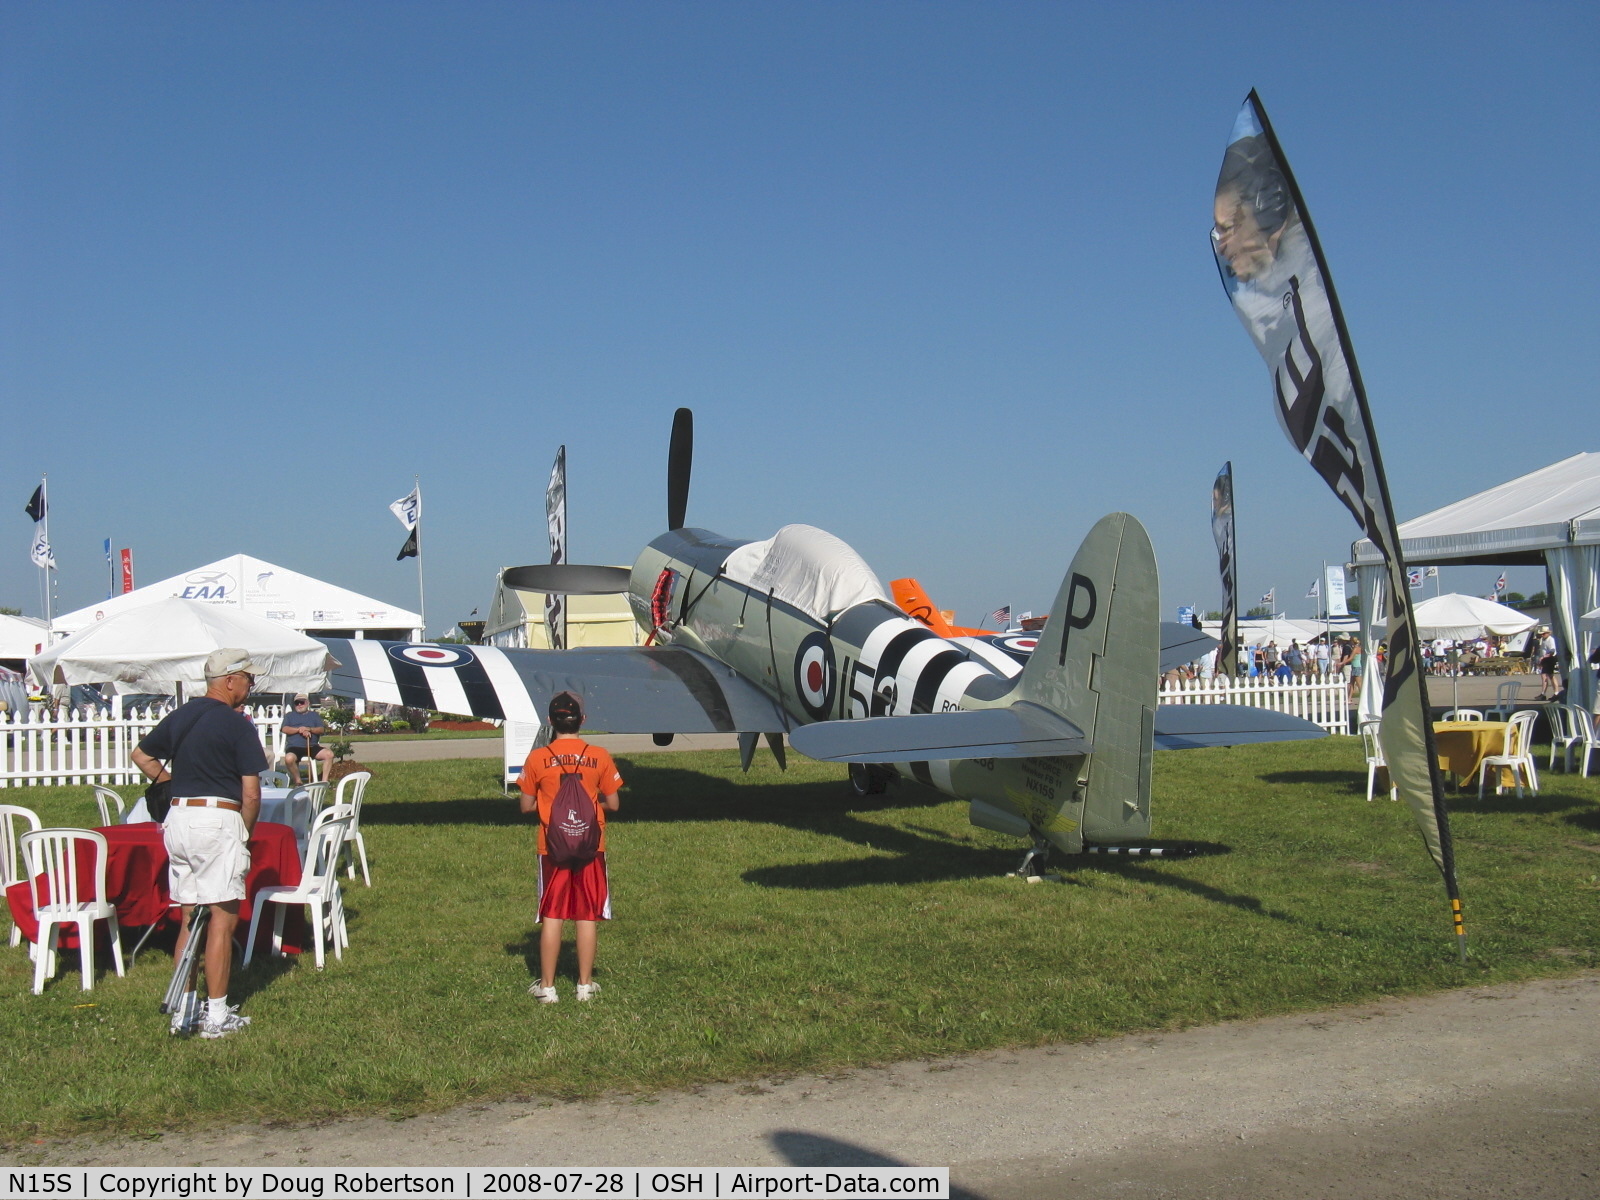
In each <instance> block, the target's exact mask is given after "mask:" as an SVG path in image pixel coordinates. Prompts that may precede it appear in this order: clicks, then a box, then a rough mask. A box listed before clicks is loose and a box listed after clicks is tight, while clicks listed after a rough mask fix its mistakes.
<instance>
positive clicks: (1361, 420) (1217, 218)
mask: <svg viewBox="0 0 1600 1200" xmlns="http://www.w3.org/2000/svg"><path fill="white" fill-rule="evenodd" d="M1212 217H1213V224H1212V227H1211V249H1212V253H1213V254H1214V255H1215V257H1216V263H1217V270H1218V271H1219V272H1220V273H1221V275H1222V284H1223V287H1224V288H1225V289H1226V290H1227V293H1228V296H1229V298H1230V299H1231V300H1232V301H1233V308H1234V312H1235V313H1236V314H1237V315H1238V317H1239V320H1240V322H1241V323H1242V324H1243V325H1244V328H1245V332H1247V333H1248V334H1249V335H1250V340H1251V341H1252V342H1254V343H1255V347H1256V349H1257V350H1258V351H1259V352H1260V353H1261V357H1262V358H1263V359H1265V360H1266V364H1267V369H1268V371H1269V372H1270V373H1271V375H1272V389H1273V411H1274V413H1275V414H1276V416H1277V418H1278V424H1279V426H1280V427H1281V428H1282V429H1283V432H1284V434H1285V435H1286V436H1287V437H1288V438H1289V441H1290V442H1291V443H1292V444H1293V445H1294V448H1295V449H1296V450H1297V451H1298V452H1299V453H1300V454H1301V456H1303V457H1304V458H1305V460H1306V461H1307V462H1308V463H1310V464H1311V468H1312V470H1314V471H1316V473H1317V474H1318V475H1320V476H1321V477H1322V481H1323V482H1324V483H1326V484H1327V485H1328V487H1329V488H1330V489H1331V490H1332V491H1333V494H1334V495H1335V496H1337V497H1338V499H1339V502H1340V503H1341V504H1343V505H1344V506H1345V508H1347V509H1348V510H1349V511H1350V515H1351V516H1352V517H1354V518H1355V521H1356V524H1357V525H1358V526H1359V527H1360V529H1361V532H1362V533H1363V534H1364V535H1365V536H1366V537H1368V538H1370V539H1371V540H1372V543H1373V544H1374V545H1375V546H1377V547H1378V549H1379V550H1380V552H1381V553H1382V554H1383V558H1384V563H1385V566H1386V574H1387V582H1388V591H1389V596H1390V601H1389V606H1390V610H1391V616H1390V618H1389V652H1388V656H1387V659H1386V660H1385V664H1384V680H1383V703H1382V709H1381V711H1382V725H1381V729H1380V733H1379V738H1380V741H1381V743H1382V746H1383V753H1384V757H1385V758H1386V759H1387V760H1388V764H1389V775H1390V778H1391V780H1392V781H1393V783H1394V785H1395V787H1396V788H1397V789H1398V790H1399V794H1400V795H1401V796H1402V797H1403V798H1404V799H1405V801H1406V804H1407V805H1408V806H1409V807H1410V809H1411V812H1412V814H1413V816H1414V817H1415V818H1416V822H1417V827H1418V828H1419V829H1420V830H1421V832H1422V839H1423V842H1424V843H1425V844H1426V845H1427V848H1428V853H1429V854H1430V855H1431V856H1432V857H1433V860H1434V862H1435V864H1437V866H1438V867H1439V871H1440V873H1441V874H1442V875H1443V876H1444V883H1445V890H1446V891H1447V892H1448V893H1449V897H1450V906H1451V913H1452V919H1453V922H1454V928H1455V934H1456V944H1457V947H1458V949H1459V950H1460V952H1461V955H1462V957H1463V959H1464V958H1465V956H1466V935H1465V932H1464V927H1463V925H1462V919H1461V896H1460V891H1459V889H1458V887H1457V884H1456V869H1455V851H1454V848H1453V846H1452V844H1451V838H1450V820H1449V813H1448V810H1447V808H1446V806H1445V801H1444V789H1443V786H1442V781H1441V779H1440V775H1439V767H1438V760H1437V758H1436V756H1435V752H1434V743H1433V726H1432V724H1431V721H1430V714H1429V709H1428V693H1427V684H1426V682H1425V680H1424V677H1423V673H1422V671H1421V670H1419V669H1418V644H1417V633H1416V628H1417V626H1416V617H1415V614H1414V613H1413V612H1412V607H1411V589H1410V587H1409V580H1408V579H1407V574H1406V566H1405V562H1404V561H1403V560H1402V558H1401V555H1400V535H1399V529H1398V525H1397V522H1396V521H1395V516H1394V508H1393V505H1392V504H1391V503H1390V500H1389V485H1388V481H1387V480H1386V479H1385V477H1384V473H1383V461H1382V459H1381V458H1380V456H1379V454H1378V443H1377V437H1376V435H1375V433H1374V430H1373V423H1372V413H1371V410H1370V409H1369V407H1368V405H1367V397H1366V389H1365V388H1364V387H1363V386H1362V382H1361V374H1360V371H1359V369H1358V368H1357V366H1356V360H1355V354H1354V352H1353V350H1352V349H1351V345H1350V335H1349V332H1348V330H1347V329H1346V327H1345V322H1344V316H1343V313H1342V312H1341V310H1340V308H1339V300H1338V297H1337V295H1336V294H1335V292H1334V290H1333V280H1332V278H1331V277H1330V275H1329V274H1328V269H1327V264H1326V260H1325V259H1324V257H1323V254H1322V247H1321V244H1320V243H1319V242H1318V240H1317V235H1316V230H1315V229H1314V228H1313V227H1312V224H1311V219H1310V214H1309V213H1308V212H1307V210H1306V206H1305V203H1304V201H1303V200H1302V198H1301V196H1300V191H1299V188H1298V187H1296V185H1295V181H1294V175H1293V173H1292V172H1291V171H1290V170H1289V164H1288V162H1287V160H1286V159H1285V158H1284V156H1283V151H1282V149H1281V147H1280V146H1279V144H1278V139H1277V137H1276V135H1275V134H1274V133H1273V130H1272V124H1271V122H1270V121H1269V120H1268V119H1267V114H1266V111H1265V109H1263V108H1262V106H1261V100H1260V97H1258V96H1257V95H1256V93H1255V92H1254V91H1252V92H1251V93H1250V95H1249V96H1248V97H1247V98H1246V99H1245V102H1244V106H1243V107H1242V108H1241V109H1240V111H1239V115H1238V117H1237V119H1236V120H1235V122H1234V127H1233V133H1232V136H1231V137H1230V138H1229V140H1228V148H1227V151H1226V152H1225V153H1224V155H1223V159H1222V170H1221V172H1220V174H1219V175H1218V176H1217V186H1216V192H1215V203H1214V206H1213V212H1212Z"/></svg>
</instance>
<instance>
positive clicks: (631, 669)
mask: <svg viewBox="0 0 1600 1200" xmlns="http://www.w3.org/2000/svg"><path fill="white" fill-rule="evenodd" d="M318 640H320V641H321V642H323V644H324V645H326V646H327V647H328V649H329V650H330V651H331V652H332V653H333V656H334V657H335V658H336V659H338V660H339V663H340V665H339V666H338V667H336V668H335V669H334V671H333V673H332V674H331V675H330V676H329V682H328V690H329V691H331V692H333V693H334V694H336V695H339V696H353V697H359V698H361V699H365V700H371V701H377V702H381V703H386V704H402V705H406V706H408V707H412V708H426V709H432V710H434V711H435V712H446V713H462V714H470V715H472V716H475V717H484V718H489V719H493V720H508V721H530V722H535V723H537V722H540V721H542V720H543V719H544V712H545V707H546V706H547V705H548V704H549V702H550V697H551V696H554V695H555V694H556V693H557V692H572V693H573V694H574V695H577V696H580V697H582V699H583V704H584V710H585V715H586V723H587V724H589V725H591V726H593V727H594V728H596V729H605V730H608V731H609V732H612V733H784V732H787V731H788V728H789V724H790V722H789V721H788V720H787V719H786V718H785V717H784V714H783V712H782V710H781V709H779V708H778V706H777V705H776V704H774V703H773V702H772V701H771V700H770V699H769V698H768V697H767V696H766V695H764V694H763V693H762V692H761V691H760V689H758V688H757V687H755V686H754V685H753V684H750V683H747V682H746V681H745V680H743V679H741V678H740V677H739V676H738V675H737V674H735V673H734V672H733V671H732V670H731V669H730V668H728V667H726V666H724V665H723V664H722V663H719V662H717V661H716V660H715V659H712V658H709V657H707V656H706V655H703V654H699V653H697V652H696V651H693V650H688V649H684V648H683V647H676V646H664V647H658V648H651V649H643V648H638V647H633V646H599V647H594V648H591V649H581V650H514V649H513V650H502V649H500V648H499V647H496V646H456V645H445V644H438V645H435V644H433V643H426V642H377V641H364V640H362V639H359V638H357V639H349V638H320V639H318Z"/></svg>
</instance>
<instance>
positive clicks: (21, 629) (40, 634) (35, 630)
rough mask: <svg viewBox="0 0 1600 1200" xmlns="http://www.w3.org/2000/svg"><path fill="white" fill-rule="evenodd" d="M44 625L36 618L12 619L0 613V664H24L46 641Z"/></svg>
mask: <svg viewBox="0 0 1600 1200" xmlns="http://www.w3.org/2000/svg"><path fill="white" fill-rule="evenodd" d="M47 640H48V639H47V637H46V635H45V624H44V622H43V621H41V620H39V618H38V617H14V616H11V615H10V614H9V613H0V662H12V661H20V662H26V661H27V660H28V659H30V658H32V657H33V656H34V655H35V654H37V653H39V651H40V650H43V649H44V644H45V642H46V641H47Z"/></svg>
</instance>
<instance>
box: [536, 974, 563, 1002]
mask: <svg viewBox="0 0 1600 1200" xmlns="http://www.w3.org/2000/svg"><path fill="white" fill-rule="evenodd" d="M528 995H530V996H533V997H535V998H537V999H538V1001H539V1003H540V1004H554V1003H556V1001H558V1000H560V999H561V997H560V996H558V995H556V985H555V984H553V983H552V984H551V985H550V986H549V987H545V986H544V984H542V983H540V982H539V981H538V980H537V979H535V980H534V981H533V986H532V987H530V988H529V989H528Z"/></svg>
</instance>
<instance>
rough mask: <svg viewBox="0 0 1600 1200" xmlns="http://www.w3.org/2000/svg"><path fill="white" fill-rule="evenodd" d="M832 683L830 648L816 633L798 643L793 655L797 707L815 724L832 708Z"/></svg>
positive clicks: (824, 637) (825, 636) (831, 655)
mask: <svg viewBox="0 0 1600 1200" xmlns="http://www.w3.org/2000/svg"><path fill="white" fill-rule="evenodd" d="M834 682H835V672H834V666H833V646H832V644H831V643H830V642H829V641H828V635H827V634H825V633H823V632H822V631H821V630H818V631H817V632H815V633H812V634H810V635H808V636H807V637H806V640H805V641H803V642H801V643H800V651H799V653H797V654H796V655H795V656H794V688H795V694H796V695H798V696H799V697H800V705H801V707H802V708H804V709H805V710H806V712H808V713H809V714H810V715H811V716H812V717H814V718H816V719H817V720H819V721H820V720H822V719H824V718H825V717H826V716H827V715H828V710H829V709H831V708H832V707H833V693H834Z"/></svg>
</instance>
